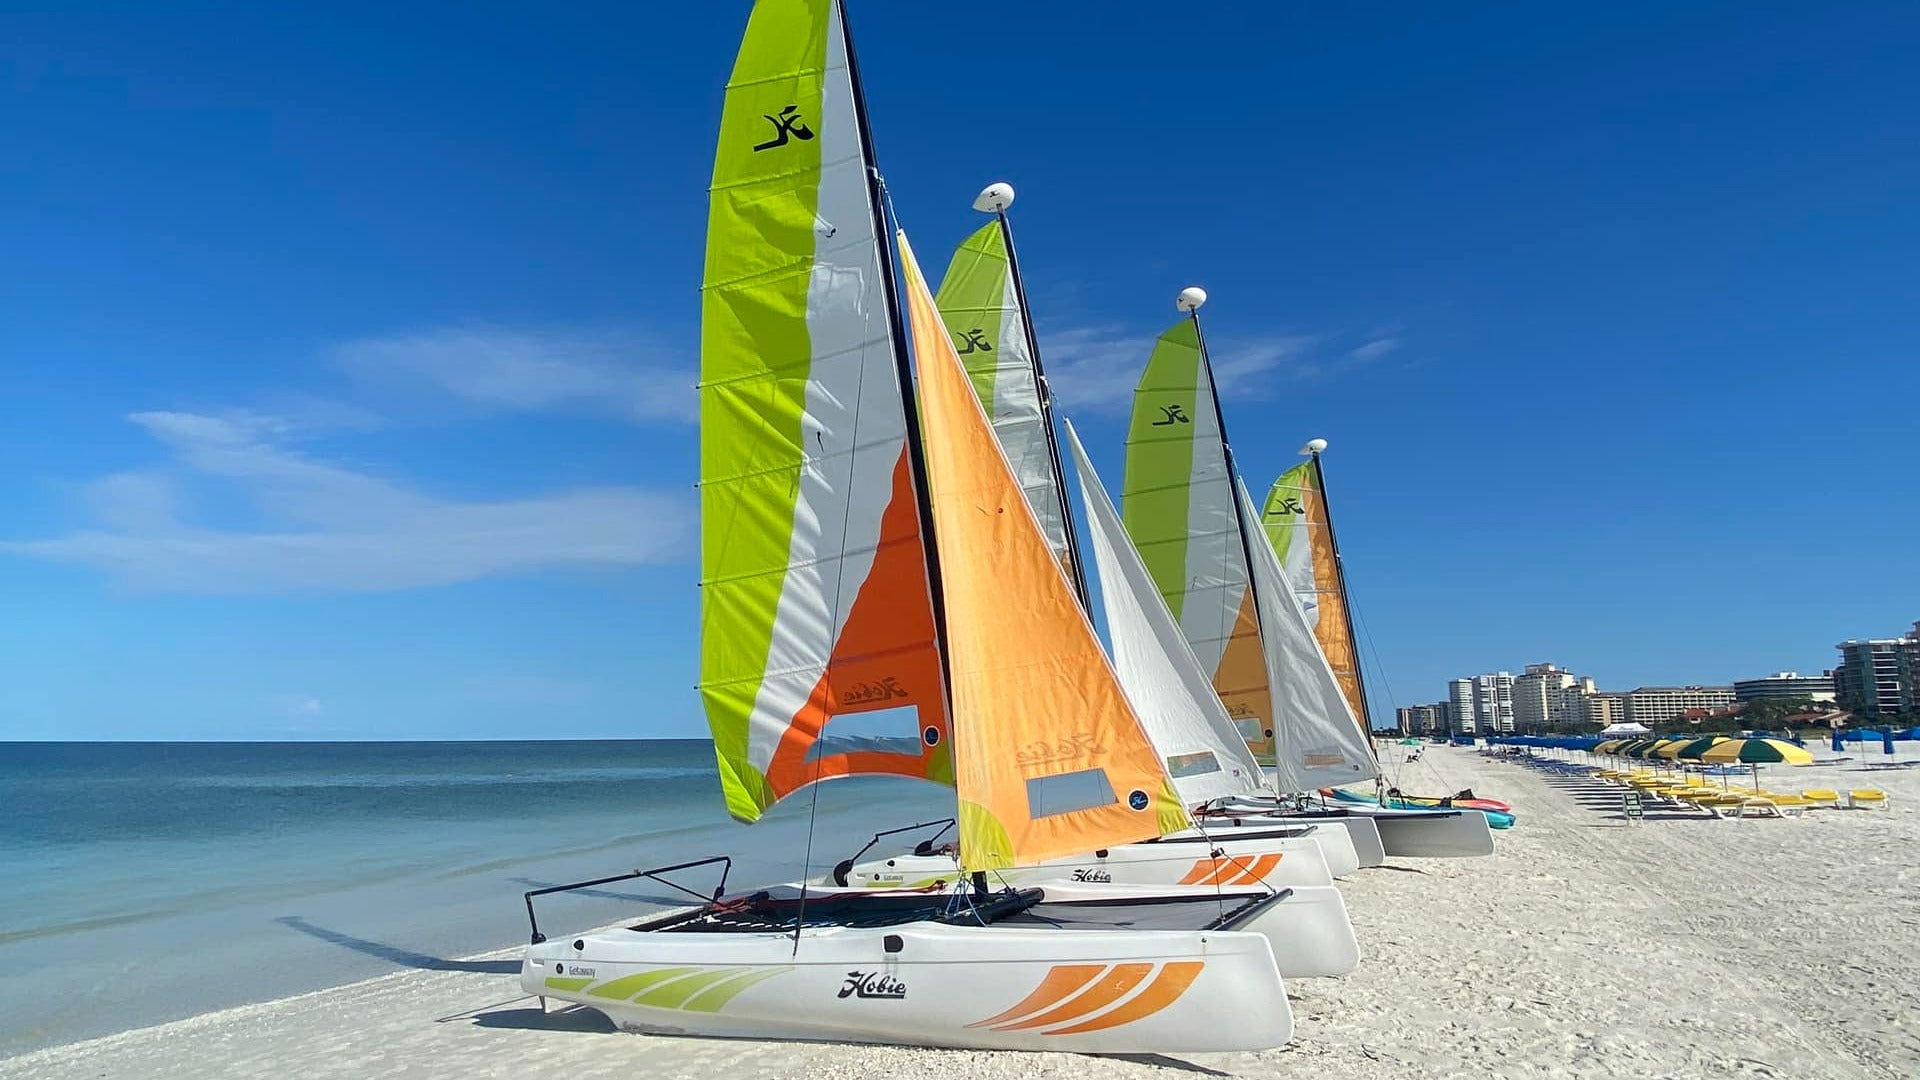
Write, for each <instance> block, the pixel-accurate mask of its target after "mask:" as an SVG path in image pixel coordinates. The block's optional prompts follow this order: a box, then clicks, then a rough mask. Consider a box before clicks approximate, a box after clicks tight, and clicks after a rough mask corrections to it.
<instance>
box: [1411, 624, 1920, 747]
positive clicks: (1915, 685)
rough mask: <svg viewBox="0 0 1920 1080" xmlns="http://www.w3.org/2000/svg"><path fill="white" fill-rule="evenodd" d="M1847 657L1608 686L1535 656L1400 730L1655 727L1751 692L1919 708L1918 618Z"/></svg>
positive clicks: (1862, 713)
mask: <svg viewBox="0 0 1920 1080" xmlns="http://www.w3.org/2000/svg"><path fill="white" fill-rule="evenodd" d="M1836 647H1837V648H1838V649H1839V650H1840V666H1839V667H1836V668H1834V669H1833V670H1832V671H1830V672H1827V673H1826V674H1823V675H1801V674H1799V673H1798V672H1793V671H1781V672H1776V673H1774V674H1772V675H1768V676H1766V677H1765V678H1760V679H1741V680H1739V681H1737V682H1735V683H1734V684H1733V685H1732V686H1642V687H1638V688H1636V689H1633V690H1628V691H1626V692H1624V693H1607V692H1603V691H1602V690H1600V689H1599V687H1597V686H1595V685H1594V681H1593V680H1592V679H1589V678H1585V677H1583V676H1579V675H1575V674H1574V673H1572V672H1571V671H1567V670H1565V669H1564V668H1560V667H1557V666H1555V665H1553V664H1528V665H1527V669H1526V672H1525V673H1524V674H1522V675H1518V676H1515V675H1511V674H1508V673H1507V672H1504V671H1492V672H1488V673H1486V674H1484V675H1472V676H1468V677H1466V678H1460V679H1452V680H1450V681H1449V682H1448V683H1447V700H1445V701H1442V702H1437V703H1435V704H1432V705H1414V706H1411V707H1409V708H1404V709H1401V710H1400V726H1401V730H1402V731H1407V732H1412V733H1417V734H1428V733H1434V734H1437V733H1440V732H1449V731H1450V732H1452V733H1453V734H1456V735H1495V734H1504V733H1506V732H1510V731H1545V730H1549V729H1554V728H1559V729H1561V730H1565V729H1567V728H1577V727H1579V726H1581V725H1582V724H1592V725H1595V726H1598V727H1605V726H1607V725H1609V724H1618V723H1635V724H1645V725H1647V726H1648V727H1652V726H1653V725H1655V724H1662V723H1667V724H1670V723H1672V722H1673V721H1675V720H1680V719H1689V720H1692V719H1699V718H1703V717H1704V716H1706V715H1708V714H1713V713H1726V712H1727V711H1728V710H1731V709H1732V708H1734V706H1735V705H1737V704H1740V703H1743V702H1749V701H1764V700H1768V699H1774V700H1798V699H1810V700H1812V701H1815V702H1819V703H1822V704H1825V703H1837V704H1838V705H1839V706H1840V707H1841V708H1844V709H1849V710H1851V711H1852V712H1853V713H1854V715H1855V716H1857V717H1860V718H1861V719H1863V720H1869V721H1871V720H1878V719H1881V718H1887V719H1893V718H1902V717H1905V716H1909V715H1912V714H1916V713H1920V622H1916V623H1914V624H1913V631H1912V632H1911V633H1909V634H1908V635H1907V636H1905V637H1899V638H1875V639H1872V640H1867V641H1843V642H1841V643H1840V644H1839V645H1838V646H1836Z"/></svg>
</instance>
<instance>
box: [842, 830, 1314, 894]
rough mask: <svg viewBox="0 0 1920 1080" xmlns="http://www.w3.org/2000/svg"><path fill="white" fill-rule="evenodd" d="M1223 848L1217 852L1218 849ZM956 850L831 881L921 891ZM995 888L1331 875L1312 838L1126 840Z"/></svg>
mask: <svg viewBox="0 0 1920 1080" xmlns="http://www.w3.org/2000/svg"><path fill="white" fill-rule="evenodd" d="M1215 851H1218V852H1219V853H1220V854H1219V855H1217V856H1216V855H1214V854H1213V852H1215ZM961 876H962V875H961V874H960V864H959V861H958V860H957V859H955V857H954V856H953V854H952V853H951V852H946V851H935V852H929V853H927V854H924V855H922V854H914V855H896V856H893V857H892V858H888V859H873V860H870V861H867V862H863V863H857V864H855V865H853V866H851V867H848V866H845V865H844V864H842V866H841V867H840V868H839V869H837V870H836V871H835V873H834V876H833V879H832V881H831V882H830V884H832V885H837V886H849V887H853V888H860V889H924V888H931V887H935V886H939V885H950V884H953V883H954V882H955V881H958V880H959V879H960V877H961ZM989 877H990V878H991V879H992V881H993V883H994V884H995V885H1002V884H1005V885H1013V886H1025V885H1046V884H1050V883H1053V882H1061V881H1085V882H1098V883H1112V884H1115V885H1153V886H1162V887H1165V886H1174V885H1253V884H1262V885H1269V886H1273V887H1275V888H1283V887H1288V886H1316V885H1332V884H1333V873H1332V871H1331V870H1330V869H1329V868H1328V866H1327V858H1326V855H1325V854H1324V853H1323V852H1322V851H1321V848H1320V841H1319V840H1318V839H1316V838H1315V836H1314V835H1300V836H1279V837H1261V838H1257V839H1244V840H1233V839H1224V838H1220V837H1215V838H1213V842H1212V843H1207V842H1202V841H1198V840H1192V841H1188V840H1172V839H1169V840H1166V841H1161V842H1159V843H1151V844H1122V845H1119V846H1117V847H1112V848H1102V849H1100V850H1099V851H1095V852H1091V853H1089V854H1086V855H1082V856H1076V857H1074V858H1070V859H1052V860H1049V861H1047V862H1043V863H1038V864H1035V865H1033V866H1016V867H1009V868H1007V869H1003V870H995V871H992V872H991V873H990V875H989Z"/></svg>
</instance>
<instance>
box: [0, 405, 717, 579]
mask: <svg viewBox="0 0 1920 1080" xmlns="http://www.w3.org/2000/svg"><path fill="white" fill-rule="evenodd" d="M129 419H131V420H132V421H133V422H134V423H136V424H138V425H140V426H141V427H143V428H145V429H146V430H147V432H148V433H149V434H151V435H152V436H153V437H154V438H155V439H156V440H158V441H159V442H160V443H161V444H162V445H163V446H165V447H166V448H167V449H168V451H169V452H170V457H171V460H170V461H169V462H168V463H167V465H166V466H164V467H160V468H154V469H149V470H144V471H139V472H128V473H118V474H114V475H111V476H107V477H104V478H102V479H100V480H98V481H96V482H94V483H93V484H92V485H91V486H90V488H89V490H88V491H87V492H86V496H87V498H86V503H87V505H88V507H89V509H90V511H91V513H92V515H93V517H94V519H95V526H94V527H93V528H87V529H82V530H79V531H77V532H74V533H71V534H69V535H66V536H60V537H54V538H47V539H39V540H21V541H5V542H0V553H11V554H15V555H24V556H28V557H31V558H39V559H46V560H50V561H55V562H64V563H73V564H78V565H82V566H89V567H93V568H95V569H97V570H100V571H102V572H104V573H107V574H110V575H112V576H113V577H115V578H117V579H119V580H120V581H121V582H123V583H124V584H126V585H128V586H130V587H133V588H137V589H146V590H156V591H170V592H193V593H258V592H275V591H286V590H335V591H362V592H373V591H390V590H398V589H411V588H420V587H425V586H434V585H448V584H453V583H456V582H462V581H471V580H475V579H478V578H484V577H491V576H495V575H500V574H510V573H515V572H523V571H528V570H533V569H538V568H546V567H560V566H568V567H618V566H633V565H637V564H643V563H650V562H658V561H661V560H663V559H666V558H670V557H673V556H674V555H676V554H678V552H679V549H680V546H681V543H682V541H683V539H684V537H685V536H686V534H687V533H688V532H689V531H690V527H691V524H692V511H691V507H690V505H688V504H687V503H685V502H682V501H680V500H676V499H673V498H668V497H665V496H662V495H659V494H656V493H653V492H649V491H645V490H641V489H637V488H631V487H599V488H583V489H577V490H571V491H563V492H557V493H552V494H543V495H536V496H532V497H527V498H518V499H504V500H475V501H460V500H450V499H444V498H437V497H434V496H431V495H428V494H426V493H424V492H422V491H419V490H416V489H415V488H413V487H411V486H409V485H407V484H406V483H403V482H402V481H400V480H398V479H395V478H393V477H389V476H383V475H379V474H377V473H375V472H373V471H370V470H364V469H356V468H353V467H350V466H348V465H344V464H340V463H337V462H329V461H325V460H320V459H318V458H315V457H312V456H309V455H308V454H305V453H302V452H300V451H299V450H296V449H292V448H290V447H288V446H287V445H286V442H287V441H288V439H289V438H290V436H291V433H292V432H293V430H294V425H291V424H289V423H288V422H287V421H286V420H285V419H284V418H280V417H275V416H268V415H262V414H254V413H234V414H227V415H222V416H211V415H204V414H198V413H185V412H145V413H136V414H134V415H133V416H132V417H130V418H129ZM178 478H185V479H187V480H192V481H195V482H197V483H208V482H211V483H215V484H218V485H220V486H221V490H222V493H223V494H230V495H236V496H238V497H239V498H240V499H241V500H244V501H245V502H246V503H248V504H249V505H251V506H252V507H254V508H255V509H256V510H257V511H258V512H259V513H260V515H261V516H262V518H263V520H265V521H266V522H268V523H269V524H267V525H263V526H262V527H260V528H257V529H235V528H212V527H206V526H201V525H196V524H193V523H192V522H191V521H190V520H189V519H188V517H187V514H186V509H187V507H186V500H185V499H184V498H183V497H182V489H183V485H182V484H181V483H180V481H179V479H178Z"/></svg>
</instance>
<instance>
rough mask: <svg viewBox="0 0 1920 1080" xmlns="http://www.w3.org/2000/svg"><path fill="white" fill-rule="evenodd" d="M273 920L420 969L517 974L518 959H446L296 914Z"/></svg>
mask: <svg viewBox="0 0 1920 1080" xmlns="http://www.w3.org/2000/svg"><path fill="white" fill-rule="evenodd" d="M273 921H274V922H277V923H279V924H280V925H281V926H284V927H286V928H287V929H289V930H297V931H299V932H300V933H302V934H306V935H307V936H308V937H315V938H319V939H320V940H321V941H324V942H327V943H328V944H332V945H338V946H340V947H341V948H344V949H352V950H353V951H354V952H357V953H364V954H366V955H368V956H376V957H379V958H380V959H382V960H386V961H389V962H391V963H394V964H398V965H399V966H401V967H408V968H415V969H417V970H420V971H470V972H474V973H476V974H480V975H518V974H519V973H520V961H518V960H448V959H447V958H445V957H442V956H429V955H428V954H426V953H420V952H414V951H413V950H412V949H403V948H400V947H399V946H397V945H387V944H384V943H382V942H378V941H368V940H367V939H366V938H357V937H354V936H353V935H351V934H343V933H341V932H340V931H338V930H329V929H327V928H326V927H324V926H315V925H314V924H312V923H310V922H308V921H307V920H305V919H303V918H301V917H300V916H298V915H282V916H280V917H279V918H277V919H275V920H273Z"/></svg>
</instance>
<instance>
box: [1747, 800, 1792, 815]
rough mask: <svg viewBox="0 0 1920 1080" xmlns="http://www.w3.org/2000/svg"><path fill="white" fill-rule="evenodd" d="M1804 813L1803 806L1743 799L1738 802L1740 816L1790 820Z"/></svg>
mask: <svg viewBox="0 0 1920 1080" xmlns="http://www.w3.org/2000/svg"><path fill="white" fill-rule="evenodd" d="M1805 812H1806V807H1804V806H1783V805H1781V804H1780V803H1778V802H1775V801H1774V800H1772V799H1753V798H1748V799H1743V800H1741V802H1740V816H1741V817H1743V818H1750V817H1774V818H1790V817H1799V816H1800V815H1801V814H1803V813H1805Z"/></svg>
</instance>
